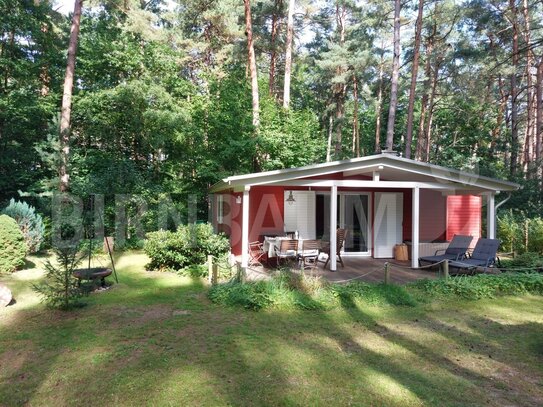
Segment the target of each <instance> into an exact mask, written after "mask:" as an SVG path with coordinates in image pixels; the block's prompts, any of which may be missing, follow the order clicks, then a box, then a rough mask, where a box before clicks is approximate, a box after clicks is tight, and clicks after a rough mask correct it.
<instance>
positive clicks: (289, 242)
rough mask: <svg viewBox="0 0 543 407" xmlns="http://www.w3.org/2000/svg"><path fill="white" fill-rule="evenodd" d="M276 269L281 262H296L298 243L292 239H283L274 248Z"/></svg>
mask: <svg viewBox="0 0 543 407" xmlns="http://www.w3.org/2000/svg"><path fill="white" fill-rule="evenodd" d="M276 255H277V267H279V265H280V261H281V260H289V259H290V260H296V257H297V256H298V241H297V240H294V239H283V240H281V241H280V243H279V247H277V248H276Z"/></svg>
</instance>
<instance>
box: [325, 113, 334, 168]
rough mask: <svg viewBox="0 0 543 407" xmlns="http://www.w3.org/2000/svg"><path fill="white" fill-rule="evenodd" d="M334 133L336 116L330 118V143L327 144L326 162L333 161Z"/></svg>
mask: <svg viewBox="0 0 543 407" xmlns="http://www.w3.org/2000/svg"><path fill="white" fill-rule="evenodd" d="M333 134H334V117H333V116H332V115H331V114H330V117H329V118H328V143H327V144H326V162H327V163H329V162H330V161H332V135H333Z"/></svg>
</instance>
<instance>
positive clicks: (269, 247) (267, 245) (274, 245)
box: [262, 236, 319, 258]
mask: <svg viewBox="0 0 543 407" xmlns="http://www.w3.org/2000/svg"><path fill="white" fill-rule="evenodd" d="M281 240H298V253H297V254H298V255H302V254H304V255H305V256H312V255H315V256H318V255H319V251H318V250H306V251H302V247H303V241H304V240H303V239H291V238H290V237H288V236H277V237H268V236H264V243H263V245H262V250H264V251H265V252H267V253H268V258H271V257H277V254H276V252H275V251H276V250H278V249H279V246H280V242H281Z"/></svg>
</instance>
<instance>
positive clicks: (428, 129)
mask: <svg viewBox="0 0 543 407" xmlns="http://www.w3.org/2000/svg"><path fill="white" fill-rule="evenodd" d="M439 65H440V64H439V62H436V63H435V65H434V69H433V72H432V87H431V90H430V100H429V101H428V118H427V119H426V123H425V126H424V136H423V138H424V147H425V148H424V150H425V151H424V161H430V146H431V144H432V121H433V117H434V106H435V97H436V91H437V80H438V74H439Z"/></svg>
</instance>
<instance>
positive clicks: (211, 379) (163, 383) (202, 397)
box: [146, 365, 229, 406]
mask: <svg viewBox="0 0 543 407" xmlns="http://www.w3.org/2000/svg"><path fill="white" fill-rule="evenodd" d="M163 374H164V377H163V378H161V379H160V380H153V381H152V383H153V385H152V392H153V394H152V395H151V396H150V397H149V398H148V399H147V400H148V403H146V404H148V405H172V406H173V405H189V404H194V401H195V400H198V401H199V402H198V403H197V404H198V405H227V404H229V403H228V400H225V399H224V395H223V394H222V393H223V392H224V389H225V385H227V383H226V382H227V381H229V380H228V378H227V377H226V376H225V375H221V376H218V372H216V371H210V370H207V369H204V368H201V367H198V366H194V365H185V366H183V367H182V368H181V367H178V368H174V369H171V370H169V371H166V372H163ZM172 400H175V402H172Z"/></svg>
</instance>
